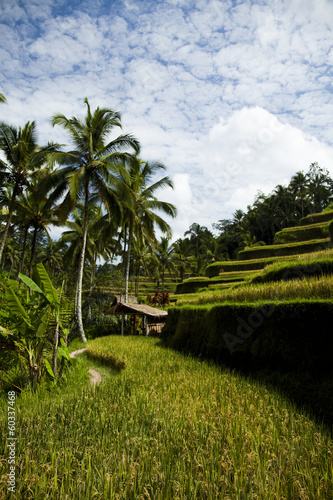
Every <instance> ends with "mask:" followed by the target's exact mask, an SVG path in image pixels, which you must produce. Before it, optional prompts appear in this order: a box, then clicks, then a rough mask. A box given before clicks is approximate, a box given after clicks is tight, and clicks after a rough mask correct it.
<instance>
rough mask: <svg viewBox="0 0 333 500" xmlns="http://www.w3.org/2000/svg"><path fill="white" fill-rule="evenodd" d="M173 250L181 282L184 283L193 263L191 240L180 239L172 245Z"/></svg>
mask: <svg viewBox="0 0 333 500" xmlns="http://www.w3.org/2000/svg"><path fill="white" fill-rule="evenodd" d="M172 250H173V255H172V258H173V261H174V263H175V265H176V266H177V269H178V272H179V274H180V281H183V280H184V276H185V272H186V269H190V267H191V263H192V261H193V254H192V252H191V250H192V248H191V244H190V240H189V238H184V239H182V238H178V240H176V241H175V242H174V243H173V244H172Z"/></svg>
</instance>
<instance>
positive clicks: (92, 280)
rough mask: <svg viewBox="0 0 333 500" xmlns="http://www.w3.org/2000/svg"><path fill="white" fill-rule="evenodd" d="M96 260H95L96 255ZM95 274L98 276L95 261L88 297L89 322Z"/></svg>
mask: <svg viewBox="0 0 333 500" xmlns="http://www.w3.org/2000/svg"><path fill="white" fill-rule="evenodd" d="M94 259H95V255H94ZM95 274H96V261H95V260H94V262H93V264H92V269H91V274H90V286H89V296H88V315H87V319H88V320H89V321H90V320H91V296H92V292H93V289H94V281H95Z"/></svg>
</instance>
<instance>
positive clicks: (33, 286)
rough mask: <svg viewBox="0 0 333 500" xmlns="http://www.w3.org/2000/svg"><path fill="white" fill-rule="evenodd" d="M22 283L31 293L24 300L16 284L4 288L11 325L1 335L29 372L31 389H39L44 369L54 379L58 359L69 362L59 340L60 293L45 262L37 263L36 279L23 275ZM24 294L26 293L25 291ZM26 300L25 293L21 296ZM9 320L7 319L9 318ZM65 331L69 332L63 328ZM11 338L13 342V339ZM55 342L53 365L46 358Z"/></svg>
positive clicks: (66, 351) (65, 350)
mask: <svg viewBox="0 0 333 500" xmlns="http://www.w3.org/2000/svg"><path fill="white" fill-rule="evenodd" d="M20 278H21V280H22V282H23V283H24V284H25V285H27V287H28V289H29V290H31V292H32V295H31V296H30V293H27V294H26V298H25V301H24V303H22V300H21V297H19V296H18V295H17V294H16V293H15V287H16V286H17V285H16V284H15V285H14V284H13V283H11V284H9V286H7V287H6V289H5V298H6V301H7V305H8V309H9V311H10V312H9V315H8V318H7V320H9V323H10V324H11V328H9V329H7V330H6V329H4V328H3V329H2V330H0V334H1V336H2V337H6V338H7V341H9V343H11V344H12V345H14V347H15V349H14V351H15V352H16V354H17V356H18V358H19V361H20V364H21V367H22V369H23V370H24V371H25V372H26V373H27V375H28V377H29V380H30V383H31V385H32V388H33V389H34V390H36V388H37V385H38V383H39V382H40V380H41V377H42V374H43V372H44V371H45V370H46V371H47V372H48V373H49V375H50V376H51V377H52V378H54V379H55V378H56V376H57V358H58V356H59V357H62V358H65V359H67V360H68V361H70V357H69V353H68V349H67V346H66V343H65V342H64V341H63V339H61V340H62V342H61V347H58V343H59V328H60V327H61V296H62V288H63V287H61V290H60V292H59V293H58V292H57V290H56V289H55V288H54V286H53V285H52V283H51V280H50V277H49V275H48V273H47V271H46V270H45V268H44V266H43V264H37V265H36V267H35V272H34V279H35V280H32V279H31V278H29V277H28V276H25V275H23V274H20ZM22 295H23V294H22ZM22 299H23V296H22ZM7 323H8V321H7ZM50 325H52V327H53V342H51V341H50V339H49V337H48V330H49V327H50ZM62 330H63V332H64V334H65V335H67V333H68V331H67V330H66V329H65V328H63V329H62ZM10 341H11V342H10ZM52 344H53V355H52V367H51V365H50V363H49V361H48V359H47V355H48V354H49V353H50V350H51V347H52Z"/></svg>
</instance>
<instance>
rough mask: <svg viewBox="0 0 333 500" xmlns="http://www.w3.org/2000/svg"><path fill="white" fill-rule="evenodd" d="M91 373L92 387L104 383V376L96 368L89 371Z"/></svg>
mask: <svg viewBox="0 0 333 500" xmlns="http://www.w3.org/2000/svg"><path fill="white" fill-rule="evenodd" d="M89 373H90V375H91V379H90V385H91V386H94V385H95V384H100V383H101V382H102V380H103V379H102V375H101V374H100V373H99V372H98V371H97V370H94V368H90V369H89Z"/></svg>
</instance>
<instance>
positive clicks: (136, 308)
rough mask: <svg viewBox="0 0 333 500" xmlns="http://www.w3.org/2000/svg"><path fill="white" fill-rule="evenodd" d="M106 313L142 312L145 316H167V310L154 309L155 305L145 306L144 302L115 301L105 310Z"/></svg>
mask: <svg viewBox="0 0 333 500" xmlns="http://www.w3.org/2000/svg"><path fill="white" fill-rule="evenodd" d="M106 313H107V314H115V315H122V314H144V315H146V316H151V317H155V318H160V317H162V316H167V315H168V313H167V311H162V310H161V309H156V307H151V306H147V305H145V304H122V303H117V304H115V305H112V307H111V308H110V309H108V310H107V311H106Z"/></svg>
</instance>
